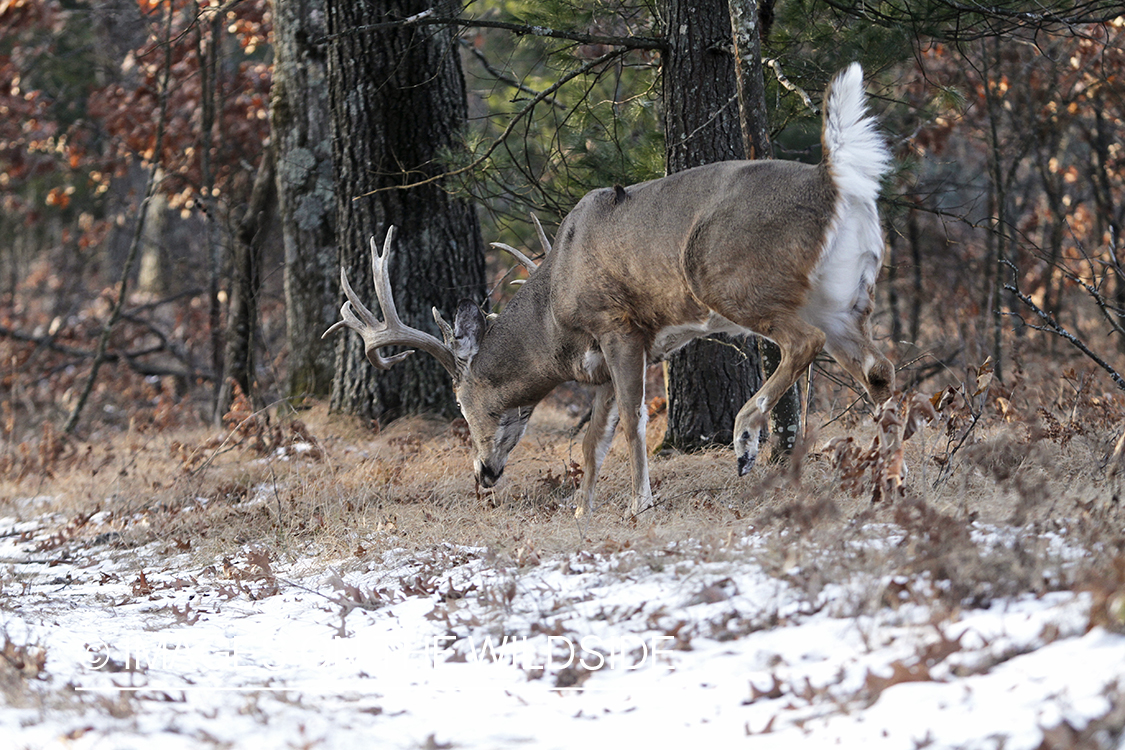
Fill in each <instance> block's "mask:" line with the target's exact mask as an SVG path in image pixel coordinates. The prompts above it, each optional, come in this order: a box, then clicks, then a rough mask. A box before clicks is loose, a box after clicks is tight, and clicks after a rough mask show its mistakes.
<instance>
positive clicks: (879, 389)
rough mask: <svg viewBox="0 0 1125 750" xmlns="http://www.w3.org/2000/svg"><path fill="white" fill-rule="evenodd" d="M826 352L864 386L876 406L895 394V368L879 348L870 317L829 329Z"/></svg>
mask: <svg viewBox="0 0 1125 750" xmlns="http://www.w3.org/2000/svg"><path fill="white" fill-rule="evenodd" d="M826 329H827V330H828V339H827V341H826V343H825V349H826V350H827V351H828V353H829V354H830V355H831V356H832V359H834V360H836V361H837V362H838V363H839V364H840V366H841V367H843V368H844V370H846V371H847V373H848V374H849V375H851V376H852V377H853V378H855V379H856V380H858V381H859V382H860V383H862V384H863V387H864V389H865V390H866V391H867V395H869V396H870V397H871V400H872V401H874V402H875V405H876V406H878V405H879V404H881V403H883V402H884V401H886V400H887V399H888V398H890V397H891V394H892V393H894V389H895V368H894V365H892V364H891V361H890V360H889V359H887V358H886V357H885V356H883V353H882V352H880V351H879V350H878V349H876V348H875V344H874V342H872V340H871V333H870V332H869V330H868V328H867V313H866V312H862V313H854V314H853V316H852V317H850V318H848V319H846V321H845V324H844V325H842V326H826Z"/></svg>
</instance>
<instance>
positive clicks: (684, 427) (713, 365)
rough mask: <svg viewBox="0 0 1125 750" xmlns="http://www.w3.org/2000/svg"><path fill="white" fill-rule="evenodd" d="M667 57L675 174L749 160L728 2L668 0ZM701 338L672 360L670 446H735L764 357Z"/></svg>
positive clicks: (734, 341) (741, 344)
mask: <svg viewBox="0 0 1125 750" xmlns="http://www.w3.org/2000/svg"><path fill="white" fill-rule="evenodd" d="M666 9H667V28H668V42H669V45H670V50H669V51H668V53H667V55H666V57H665V59H664V134H665V141H666V144H667V146H666V148H667V168H668V172H669V173H672V172H678V171H681V170H684V169H689V168H691V167H697V166H701V165H703V164H709V163H712V162H716V161H724V160H729V159H741V158H743V144H742V130H741V125H740V121H739V111H738V105H737V84H736V80H735V75H734V67H733V65H731V57H730V54H729V52H728V51H727V48H728V47H729V45H730V40H731V25H730V17H729V13H728V11H727V3H726V0H701V1H699V2H691V1H690V0H667V5H666ZM714 338H715V339H716V340H714V341H712V340H708V339H698V340H696V341H694V342H692V343H691V344H688V345H687V346H686V347H684V348H683V349H681V350H680V351H678V352H676V353H675V354H673V355H672V356H670V357H669V358H668V362H667V363H666V366H665V378H666V384H667V389H668V429H667V432H666V433H665V435H664V445H665V446H668V447H673V448H677V449H680V450H695V449H698V448H701V447H704V446H707V445H712V444H716V443H718V444H730V443H731V442H732V439H733V434H732V433H733V430H734V418H735V416H737V414H738V410H739V409H740V408H742V405H743V404H744V403H745V402H746V401H747V400H748V399H749V398H750V397H751V396H753V395H754V392H755V391H756V390H757V388H758V384H759V375H758V354H757V350H756V348H755V346H754V344H753V342H752V341H750V340H748V339H746V338H744V337H737V338H732V337H725V336H723V337H718V336H716V337H714Z"/></svg>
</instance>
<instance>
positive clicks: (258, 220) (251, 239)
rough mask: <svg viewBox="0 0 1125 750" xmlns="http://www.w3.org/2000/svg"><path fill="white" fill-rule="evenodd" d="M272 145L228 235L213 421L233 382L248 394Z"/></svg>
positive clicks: (271, 197) (270, 198)
mask: <svg viewBox="0 0 1125 750" xmlns="http://www.w3.org/2000/svg"><path fill="white" fill-rule="evenodd" d="M274 167H275V160H274V153H273V147H272V146H267V147H266V148H265V150H264V151H262V163H261V164H260V165H258V174H257V176H256V177H255V178H254V187H253V189H252V190H251V191H250V204H249V205H248V206H247V207H246V214H245V215H244V216H243V217H242V221H241V222H239V225H238V230H237V231H236V232H235V236H234V263H233V266H234V267H233V269H232V272H233V273H232V276H233V278H232V279H231V287H230V305H229V307H228V308H227V330H226V344H225V346H224V349H223V372H224V373H225V375H226V377H225V378H224V380H223V383H222V384H221V385H220V386H219V395H218V398H217V401H216V404H215V423H216V424H219V423H220V422H221V420H222V417H223V415H224V414H226V412H227V410H228V409H229V408H230V404H231V401H232V400H233V399H234V385H235V384H237V385H238V387H239V388H240V389H242V392H243V393H245V394H246V395H247V397H252V396H253V394H254V390H255V389H254V339H255V338H256V335H257V331H258V290H259V289H260V287H261V272H260V267H261V249H262V238H263V236H264V235H265V234H266V231H267V230H268V229H269V226H270V222H269V221H268V219H269V217H270V215H271V214H272V213H273V211H274V205H275V203H276V200H275V199H276V197H277V189H276V180H275V179H274Z"/></svg>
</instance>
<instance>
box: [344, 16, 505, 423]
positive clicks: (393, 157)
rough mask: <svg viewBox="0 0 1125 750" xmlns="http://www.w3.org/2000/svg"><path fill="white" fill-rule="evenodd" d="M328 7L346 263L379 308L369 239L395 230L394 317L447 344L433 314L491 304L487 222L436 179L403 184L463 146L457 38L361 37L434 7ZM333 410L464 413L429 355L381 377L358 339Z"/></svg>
mask: <svg viewBox="0 0 1125 750" xmlns="http://www.w3.org/2000/svg"><path fill="white" fill-rule="evenodd" d="M325 7H326V10H327V20H328V31H329V34H330V39H329V41H328V44H327V50H328V73H329V75H328V78H329V94H330V101H331V106H332V116H331V122H332V147H333V149H332V150H333V163H334V165H335V170H336V219H337V224H336V226H337V237H338V242H339V246H340V260H341V263H342V264H343V266H344V267H345V268H346V269H347V271H348V275H349V278H350V279H351V282H352V285H353V286H354V287H355V288H356V290H357V292H358V293H359V294H360V296H361V297H364V298H366V299H369V300H371V305H372V308H373V309H377V308H375V294H374V291H373V287H372V282H371V266H370V252H369V249H368V241H369V240H370V238H371V237H372V236H374V237H375V238H376V240H377V241H378V242H380V243H381V242H382V240H383V237H384V236H385V235H386V231H387V227H388V226H390V225H392V224H393V225H395V226H397V227H398V234H397V238H396V240H395V247H394V253H395V257H394V259H393V260H392V261H391V284H392V287H393V289H394V292H395V300H396V302H397V304H398V311H399V313H400V315H401V317H402V319H403V321H404V322H405V323H406V324H407V325H410V326H413V327H415V328H420V329H423V330H427V331H429V332H430V333H432V334H433V335H435V336H440V335H441V334H440V333H439V332H438V330H437V327H436V325H435V324H434V321H433V317H432V316H431V314H430V308H431V306H436V307H437V308H438V309H439V310H442V311H444V312H445V314H446V317H447V318H450V317H451V314H452V311H453V310H455V309H456V306H457V302H458V300H459V299H460V298H465V297H468V298H472V299H475V300H477V301H483V300H484V296H485V295H484V248H483V242H482V240H481V235H480V223H479V220H478V218H477V215H476V213H475V211H474V209H473V208H472V207H471V206H470V205H468V204H467V203H465V202H464V201H461V200H457V199H454V198H453V197H451V196H450V195H449V193H448V192H446V190H445V189H444V188H443V186H442V185H441V184H440V182H435V183H429V184H427V185H424V186H421V187H417V188H411V189H409V190H399V189H395V186H396V185H398V184H403V183H404V182H407V181H417V180H419V179H420V178H426V177H430V176H433V175H437V174H440V173H441V172H442V171H444V169H445V165H444V164H443V162H442V159H443V152H444V151H445V150H447V149H452V148H456V147H457V145H458V143H459V137H460V132H461V128H462V126H463V124H464V122H465V118H466V103H465V83H464V79H463V77H462V73H461V61H460V58H459V57H458V51H457V44H456V40H455V36H454V32H453V30H452V29H450V28H448V27H427V28H401V27H400V28H393V29H380V30H369V31H360V32H357V31H354V30H355V29H356V28H357V27H361V26H365V25H369V24H374V23H379V22H382V21H386V20H388V19H396V18H406V17H409V16H412V15H414V14H417V13H421V12H423V11H426V10H429V9H431V8H433V7H434V6H433V3H432V2H429V1H428V0H327V2H326V3H325ZM456 10H459V7H451V8H439V12H453V11H456ZM375 190H378V191H379V192H375V193H373V194H372V191H375ZM331 404H332V408H333V409H334V410H337V411H343V412H346V413H349V414H355V415H358V416H361V417H365V418H373V419H377V420H380V421H385V420H388V419H393V418H396V417H399V416H402V415H405V414H409V413H419V412H431V413H440V414H444V415H454V414H456V413H457V408H456V404H455V402H454V399H453V394H452V390H451V388H450V387H449V376H448V374H447V373H446V372H445V370H443V369H442V368H441V366H440V365H439V364H438V363H437V362H436V361H435V360H434V359H433V358H432V357H427V356H425V355H423V354H416V355H414V356H413V357H409V358H408V359H407V360H406V361H404V362H402V363H400V364H398V365H396V366H395V367H394V368H393V369H391V370H389V371H387V372H385V373H377V371H376V370H375V369H374V368H373V367H372V366H371V365H370V363H369V362H368V361H367V359H366V357H365V356H364V352H363V345H362V343H361V341H360V340H359V338H358V337H357V336H341V337H340V338H339V342H338V344H337V360H336V377H335V380H334V382H333V388H332V402H331Z"/></svg>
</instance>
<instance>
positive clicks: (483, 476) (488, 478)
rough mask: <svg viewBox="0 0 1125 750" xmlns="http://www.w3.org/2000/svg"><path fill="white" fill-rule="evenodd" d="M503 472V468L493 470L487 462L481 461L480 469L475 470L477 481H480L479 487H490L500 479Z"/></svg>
mask: <svg viewBox="0 0 1125 750" xmlns="http://www.w3.org/2000/svg"><path fill="white" fill-rule="evenodd" d="M503 473H504V469H500V470H499V471H494V470H493V469H492V467H491V466H489V465H488V464H484V463H482V464H481V465H480V470H479V471H478V472H477V481H478V482H480V486H481V487H485V488H488V487H492V486H493V485H495V484H496V483H497V482H498V481H500V476H501V475H502V474H503Z"/></svg>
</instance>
